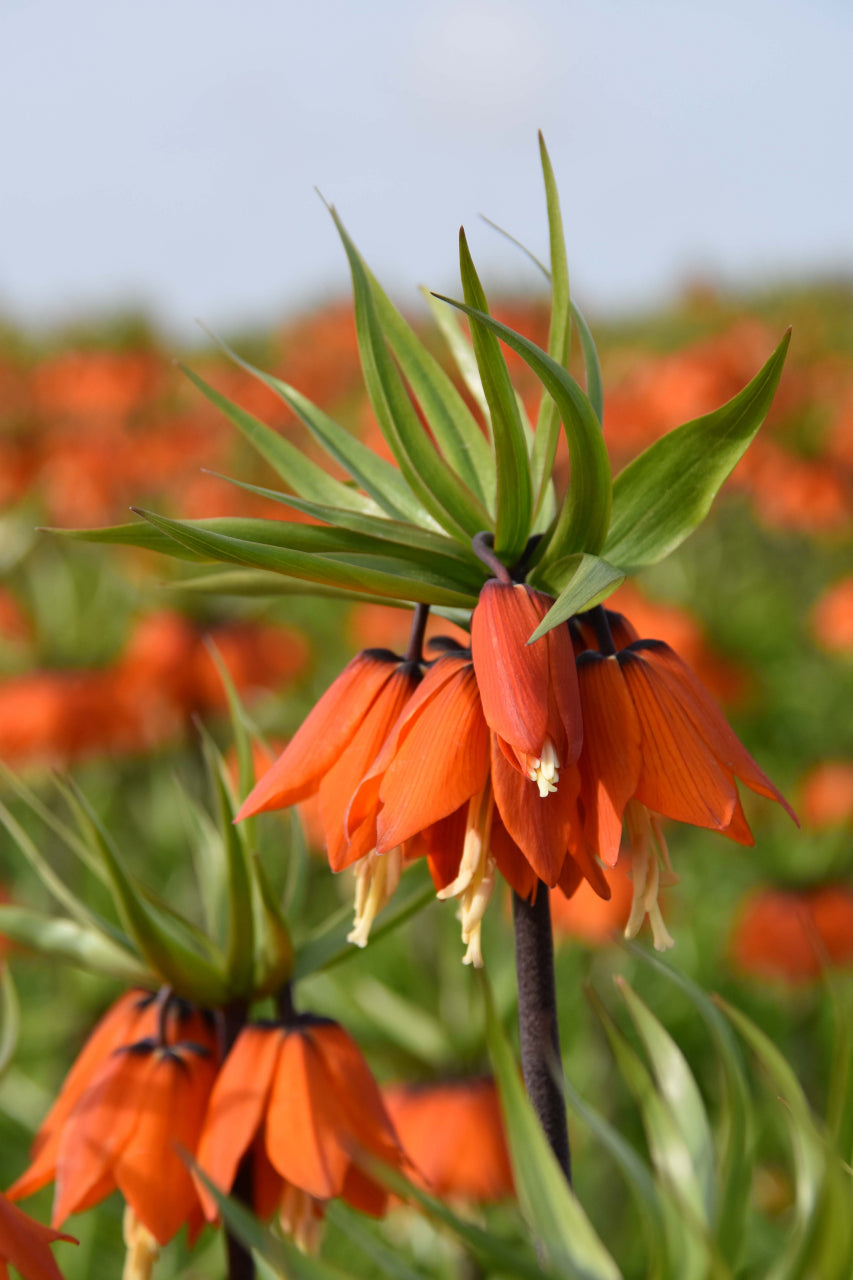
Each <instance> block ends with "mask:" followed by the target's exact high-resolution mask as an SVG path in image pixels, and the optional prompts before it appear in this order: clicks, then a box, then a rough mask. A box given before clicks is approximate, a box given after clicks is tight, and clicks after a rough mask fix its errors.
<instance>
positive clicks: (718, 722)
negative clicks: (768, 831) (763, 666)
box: [633, 640, 799, 826]
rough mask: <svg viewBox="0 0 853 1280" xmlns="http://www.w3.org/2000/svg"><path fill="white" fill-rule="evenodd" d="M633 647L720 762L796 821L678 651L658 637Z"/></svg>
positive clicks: (782, 797) (779, 793)
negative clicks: (666, 686) (676, 698)
mask: <svg viewBox="0 0 853 1280" xmlns="http://www.w3.org/2000/svg"><path fill="white" fill-rule="evenodd" d="M633 647H634V651H635V652H637V653H641V654H642V656H643V659H644V661H645V662H647V663H648V664H649V665H650V666H652V667H653V668H654V669H655V670H656V671H658V672H659V673H660V675H661V676H662V677H663V679H664V680H665V681H666V682H667V683H668V684H669V686H670V688H671V689H672V691H673V694H674V695H675V696H677V697H679V698H680V700H681V702H682V704H683V705H684V708H685V710H686V711H687V714H688V715H689V716H690V718H691V719H692V721H693V723H694V724H695V726H696V729H697V730H698V732H699V733H700V734H701V735H702V737H703V738H704V740H705V741H706V742H707V744H708V746H709V748H710V749H711V751H712V752H713V754H714V755H715V757H716V758H717V760H718V761H719V762H720V764H722V765H724V766H725V767H726V769H728V770H729V771H730V772H731V773H733V774H734V775H735V777H737V778H739V779H740V780H741V782H743V783H745V784H746V786H748V787H749V789H750V790H751V791H755V792H756V793H757V794H758V795H761V796H766V797H767V798H768V800H778V802H779V804H781V806H782V808H783V809H784V810H785V812H786V813H788V814H789V815H790V817H792V818H793V820H794V822H797V815H796V814H795V813H794V810H793V809H792V808H791V806H790V805H789V804H788V802H787V800H786V799H785V797H784V796H783V795H782V793H781V792H780V791H779V790H777V788H776V787H774V785H773V783H772V782H771V781H770V779H769V778H768V777H767V775H766V774H765V773H764V772H762V770H761V769H759V767H758V765H757V764H756V762H755V760H753V758H752V756H751V755H750V754H749V752H748V751H747V749H746V747H745V746H744V745H743V743H742V742H741V740H740V738H738V736H737V734H736V733H735V732H734V730H733V729H732V727H731V725H730V724H729V723H728V721H727V720H726V717H725V716H724V715H723V713H722V711H721V710H720V708H719V707H718V706H717V704H716V703H715V702H714V699H713V698H712V697H711V695H710V694H709V693H708V690H707V689H706V688H705V686H704V685H703V684H702V682H701V680H700V679H699V678H698V677H697V676H696V675H695V673H694V672H693V671H691V670H690V668H689V667H688V666H687V663H686V662H682V660H681V658H679V656H678V654H677V653H676V652H675V651H674V650H673V649H670V647H669V645H667V644H664V642H663V641H662V640H640V641H638V642H637V644H635V645H634V646H633ZM797 825H798V826H799V823H797Z"/></svg>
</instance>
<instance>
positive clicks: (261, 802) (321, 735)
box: [237, 649, 401, 821]
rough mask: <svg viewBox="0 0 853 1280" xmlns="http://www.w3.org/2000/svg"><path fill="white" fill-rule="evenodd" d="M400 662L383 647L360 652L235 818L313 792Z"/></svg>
mask: <svg viewBox="0 0 853 1280" xmlns="http://www.w3.org/2000/svg"><path fill="white" fill-rule="evenodd" d="M400 665H401V664H400V659H399V658H398V657H397V656H396V654H393V653H390V652H388V651H386V650H383V649H367V650H365V651H364V652H363V653H359V654H357V655H356V656H355V657H354V658H353V659H352V661H351V662H350V663H349V664H348V665H347V666H346V667H345V668H344V670H343V671H342V672H341V674H340V675H339V676H338V678H337V680H335V681H334V683H333V684H332V685H330V687H329V688H328V689H327V690H326V692H325V693H324V694H323V696H322V698H321V699H320V701H319V702H318V703H317V705H316V706H315V707H314V709H313V710H312V711H311V712H310V714H309V715H308V717H307V719H306V720H304V721H303V723H302V725H301V726H300V728H299V729H297V731H296V733H295V734H294V736H293V738H292V739H291V740H290V742H289V744H288V745H287V747H286V748H285V750H284V751H283V753H282V754H281V755H280V756H279V758H278V760H276V762H275V764H274V765H273V766H272V768H271V769H268V770H267V772H266V773H265V774H264V776H263V777H262V778H261V779H260V781H259V782H258V784H257V785H256V786H255V787H254V789H253V790H252V791H251V792H250V794H249V795H248V796H247V797H246V799H245V800H244V801H243V804H242V805H241V807H240V810H239V812H238V814H237V820H238V821H239V820H240V819H241V818H248V817H251V815H252V814H254V813H264V812H266V811H267V810H269V809H282V808H284V806H285V805H289V804H295V802H296V801H297V800H304V799H305V798H306V796H310V795H313V793H314V792H315V791H316V790H317V788H318V787H319V785H320V780H321V778H322V777H323V776H324V774H326V773H327V772H328V770H329V769H330V768H331V767H332V765H333V764H334V763H335V761H336V760H337V759H338V756H339V755H340V753H341V751H342V750H344V748H345V747H346V746H347V744H348V743H349V742H350V740H351V738H352V736H353V734H354V733H355V732H356V730H357V729H358V726H359V725H360V724H361V722H362V720H363V719H364V717H365V716H366V715H367V713H368V711H369V710H370V708H371V706H372V705H373V702H374V699H375V698H376V697H377V696H378V694H379V693H380V691H381V690H382V689H383V688H384V686H385V684H386V683H387V682H388V680H390V679H391V676H392V675H393V674H394V672H395V671H397V670H398V669H399V667H400Z"/></svg>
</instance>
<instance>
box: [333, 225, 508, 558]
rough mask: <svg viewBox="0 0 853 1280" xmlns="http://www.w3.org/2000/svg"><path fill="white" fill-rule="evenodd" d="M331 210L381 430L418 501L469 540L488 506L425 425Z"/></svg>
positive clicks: (483, 524) (482, 525)
mask: <svg viewBox="0 0 853 1280" xmlns="http://www.w3.org/2000/svg"><path fill="white" fill-rule="evenodd" d="M331 214H332V217H333V219H334V221H335V226H336V227H337V229H338V234H339V235H340V237H341V240H342V241H343V245H344V249H345V250H346V254H347V258H348V259H349V265H350V272H351V274H352V285H353V293H354V296H355V323H356V332H357V334H358V345H359V351H360V353H361V362H362V369H363V371H364V381H365V386H366V387H367V394H368V396H369V397H370V403H371V404H372V406H373V411H374V413H375V414H376V417H377V420H378V422H379V426H380V429H381V431H382V434H383V435H384V437H385V439H386V440H387V442H388V446H389V448H390V449H391V451H392V453H393V454H394V457H395V458H396V459H397V463H398V465H399V467H400V470H401V472H402V473H403V476H404V477H405V480H406V482H407V484H408V485H409V488H410V489H411V490H412V492H413V493H414V494H415V495H416V497H417V498H418V500H419V501H420V503H421V504H422V505H423V506H424V507H425V508H426V510H427V511H428V512H429V513H430V515H431V516H432V517H433V519H434V520H435V521H437V522H438V524H439V525H441V527H442V528H443V529H445V530H446V531H447V532H448V533H449V534H450V535H451V537H454V538H457V539H458V540H459V541H461V542H467V541H468V539H469V538H471V537H473V535H474V534H475V533H478V532H479V531H480V530H481V529H488V528H490V520H489V515H488V512H487V511H486V510H485V508H484V507H483V505H482V503H480V502H478V500H477V499H476V498H475V497H474V495H473V494H472V493H471V491H470V489H468V488H467V486H466V485H464V484H463V483H462V481H461V480H460V479H459V477H458V476H457V474H456V472H455V471H454V470H453V469H452V467H451V466H450V465H449V464H448V463H447V462H446V460H445V459H444V458H443V457H442V456H441V454H440V453H439V452H438V451H437V449H436V448H435V446H434V445H433V443H432V441H431V440H430V438H429V435H428V434H427V432H426V431H425V429H424V427H423V425H422V423H421V420H420V418H419V417H418V415H417V412H416V410H415V407H414V405H413V404H412V402H411V400H410V399H409V394H408V391H407V390H406V387H405V385H404V383H403V380H402V378H401V376H400V373H399V371H398V369H397V366H396V365H395V364H394V361H393V359H392V357H391V354H390V352H389V350H388V348H387V346H386V345H385V338H384V335H383V333H382V326H381V324H380V321H379V316H378V313H377V309H376V304H375V302H374V297H373V292H372V290H371V288H370V282H369V278H368V274H367V269H366V267H365V265H364V263H363V262H362V260H361V257H360V255H359V253H358V251H357V249H356V248H355V245H354V244H353V243H352V241H351V240H350V238H349V236H348V235H347V232H346V229H345V228H344V225H343V223H342V222H341V220H340V218H339V217H338V215H337V213H336V212H335V210H334V209H332V210H331Z"/></svg>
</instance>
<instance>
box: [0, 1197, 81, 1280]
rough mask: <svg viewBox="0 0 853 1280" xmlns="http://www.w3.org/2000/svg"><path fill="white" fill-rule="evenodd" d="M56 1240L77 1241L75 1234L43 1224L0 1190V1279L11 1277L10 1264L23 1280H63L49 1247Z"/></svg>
mask: <svg viewBox="0 0 853 1280" xmlns="http://www.w3.org/2000/svg"><path fill="white" fill-rule="evenodd" d="M57 1240H67V1241H68V1242H69V1243H70V1244H77V1243H78V1242H77V1240H76V1239H75V1238H74V1236H66V1235H63V1234H62V1233H61V1232H60V1231H52V1230H51V1228H50V1227H43V1226H42V1225H41V1223H40V1222H36V1221H35V1220H34V1219H33V1218H30V1217H28V1216H27V1214H25V1213H24V1212H22V1210H20V1209H19V1208H18V1206H17V1205H15V1204H12V1202H11V1201H10V1200H7V1199H6V1197H5V1196H4V1195H2V1193H0V1280H9V1267H10V1265H11V1266H13V1267H14V1268H15V1270H16V1271H17V1272H18V1274H19V1275H21V1276H22V1277H23V1280H62V1272H61V1271H60V1270H59V1267H58V1266H57V1265H56V1260H55V1258H54V1256H53V1254H52V1253H51V1252H50V1248H49V1247H48V1246H49V1245H52V1244H54V1243H55V1242H56V1241H57Z"/></svg>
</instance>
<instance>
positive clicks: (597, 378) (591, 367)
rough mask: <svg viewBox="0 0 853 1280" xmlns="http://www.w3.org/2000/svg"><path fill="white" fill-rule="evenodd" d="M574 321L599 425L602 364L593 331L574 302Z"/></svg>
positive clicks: (601, 417)
mask: <svg viewBox="0 0 853 1280" xmlns="http://www.w3.org/2000/svg"><path fill="white" fill-rule="evenodd" d="M572 319H573V320H574V322H575V327H576V329H577V331H578V336H579V337H580V341H581V352H582V354H583V366H584V370H585V372H586V394H587V395H588V396H589V402H590V404H591V405H592V407H593V410H594V412H595V416H596V418H598V421H599V423H603V422H604V383H603V382H602V380H601V364H600V362H599V359H598V351H597V350H596V346H595V339H594V338H593V336H592V330H591V329H590V327H589V325H588V324H587V322H586V320H585V319H584V317H583V315H582V313H581V311H580V310H579V308H578V307H577V306H576V305H575V303H574V302H573V303H572Z"/></svg>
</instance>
